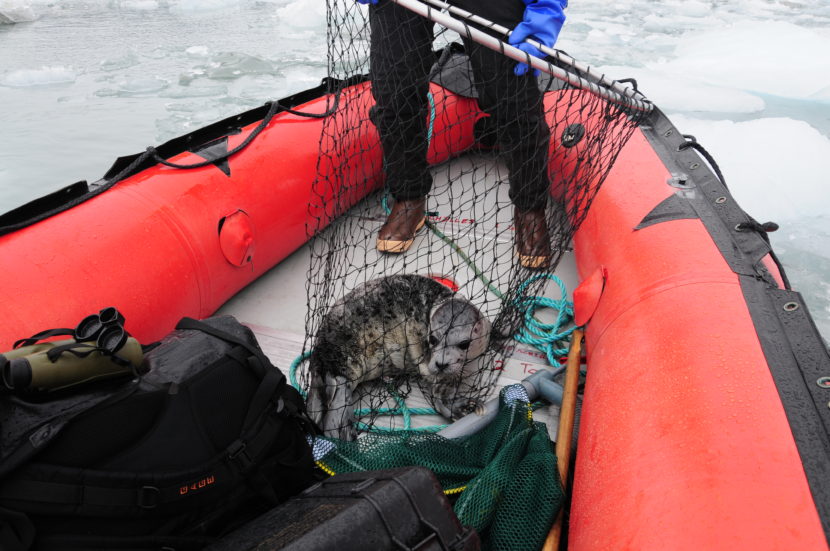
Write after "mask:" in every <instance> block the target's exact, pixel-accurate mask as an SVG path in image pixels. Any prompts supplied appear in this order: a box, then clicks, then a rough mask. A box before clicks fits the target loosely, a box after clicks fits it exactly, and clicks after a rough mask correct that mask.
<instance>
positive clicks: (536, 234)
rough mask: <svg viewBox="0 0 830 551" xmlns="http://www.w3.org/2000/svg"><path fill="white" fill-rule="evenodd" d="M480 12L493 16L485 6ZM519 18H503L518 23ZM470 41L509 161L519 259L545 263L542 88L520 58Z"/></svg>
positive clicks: (483, 100) (482, 94) (546, 135)
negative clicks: (519, 64)
mask: <svg viewBox="0 0 830 551" xmlns="http://www.w3.org/2000/svg"><path fill="white" fill-rule="evenodd" d="M517 4H519V5H521V6H522V7H523V5H524V4H523V3H522V2H517ZM502 6H503V5H502ZM519 11H520V10H519ZM479 12H480V14H481V15H482V16H483V17H485V18H488V17H487V15H486V13H485V12H486V10H479ZM488 19H489V18H488ZM518 20H519V21H520V20H521V14H520V13H519V16H518ZM517 22H518V21H516V22H515V23H512V24H510V23H509V22H501V23H502V24H504V25H505V26H509V27H513V26H515V24H516V23H517ZM465 45H466V47H467V49H468V51H469V53H470V61H471V63H472V67H473V72H474V75H475V81H476V88H477V90H478V93H479V106H480V107H481V109H482V110H483V111H485V112H486V113H488V114H489V115H490V116H491V117H493V119H494V123H495V125H494V126H495V128H496V136H497V142H498V145H499V151H500V154H501V156H502V157H503V159H504V161H505V164H506V165H507V169H508V173H509V177H510V199H511V200H512V202H513V205H514V206H515V209H514V210H515V214H514V223H515V227H516V246H517V249H518V255H519V260H520V262H521V263H522V265H524V266H526V267H528V268H543V267H545V266H547V264H548V262H549V260H550V256H551V252H550V237H549V235H548V230H547V223H546V220H545V206H546V205H547V201H548V195H549V193H550V181H549V179H548V147H549V140H550V130H549V129H548V125H547V123H546V121H545V115H544V105H543V94H542V93H541V91H540V90H539V87H538V84H537V81H536V78H535V77H534V76H533V75H532V72H529V73H528V74H526V75H524V76H516V75H515V74H514V73H513V68H514V67H515V65H516V61H514V60H512V59H510V58H507V57H505V56H503V55H502V54H500V53H498V52H494V51H493V50H490V49H488V48H485V47H484V46H480V45H478V44H475V43H471V42H470V41H465Z"/></svg>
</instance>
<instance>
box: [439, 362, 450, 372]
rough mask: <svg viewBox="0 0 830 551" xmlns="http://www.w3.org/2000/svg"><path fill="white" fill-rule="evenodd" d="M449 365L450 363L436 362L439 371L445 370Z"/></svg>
mask: <svg viewBox="0 0 830 551" xmlns="http://www.w3.org/2000/svg"><path fill="white" fill-rule="evenodd" d="M449 366H450V364H448V363H441V362H435V369H437V370H438V371H445V370H446V369H447V368H448V367H449Z"/></svg>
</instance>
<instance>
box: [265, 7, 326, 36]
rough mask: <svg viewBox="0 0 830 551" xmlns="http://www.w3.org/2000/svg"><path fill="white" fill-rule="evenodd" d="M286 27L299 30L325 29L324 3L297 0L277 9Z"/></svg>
mask: <svg viewBox="0 0 830 551" xmlns="http://www.w3.org/2000/svg"><path fill="white" fill-rule="evenodd" d="M277 15H278V16H279V18H280V20H281V21H282V22H283V24H285V25H286V26H289V27H292V28H301V29H325V26H326V3H325V2H320V0H297V1H296V2H292V3H290V4H288V5H287V6H284V7H282V8H279V9H277Z"/></svg>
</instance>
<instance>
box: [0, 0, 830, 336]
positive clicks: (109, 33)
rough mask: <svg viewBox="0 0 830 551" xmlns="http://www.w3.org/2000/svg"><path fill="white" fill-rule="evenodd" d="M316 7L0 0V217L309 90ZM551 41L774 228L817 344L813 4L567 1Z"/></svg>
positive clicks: (827, 47)
mask: <svg viewBox="0 0 830 551" xmlns="http://www.w3.org/2000/svg"><path fill="white" fill-rule="evenodd" d="M329 1H333V0H329ZM336 1H339V2H342V1H350V0H336ZM325 4H326V3H325V2H324V1H323V0H296V1H291V0H121V1H118V0H86V1H82V0H60V1H58V0H54V1H50V0H0V212H4V211H6V210H9V209H11V208H13V207H15V206H17V205H19V204H21V203H23V202H26V201H28V200H31V199H33V198H35V197H38V196H40V195H43V194H44V193H47V192H49V191H53V190H55V189H57V188H60V187H63V186H65V185H67V184H70V183H72V182H74V181H77V180H84V179H85V180H89V181H94V180H97V179H98V178H100V177H101V176H102V175H103V174H104V172H105V171H106V170H107V168H109V165H110V164H111V163H112V161H113V160H114V159H115V158H116V157H118V156H121V155H125V154H129V153H136V152H139V151H141V150H143V149H144V148H145V147H146V146H148V145H154V144H159V143H162V142H164V141H166V140H168V139H170V138H172V137H175V136H178V135H180V134H183V133H186V132H188V131H190V130H193V129H194V128H198V127H200V126H203V125H205V124H208V123H210V122H212V121H215V120H218V119H221V118H224V117H226V116H229V115H232V114H235V113H237V112H239V111H242V110H244V109H248V108H251V107H255V106H258V105H261V104H262V103H264V102H265V101H267V100H268V99H274V98H279V97H283V96H286V95H288V94H290V93H292V92H297V91H300V90H304V89H306V88H309V87H311V86H314V85H316V84H317V83H318V82H319V80H320V78H321V77H322V76H324V74H325V54H326V48H325V34H326V24H325ZM558 46H559V47H560V48H561V49H563V50H565V51H567V52H568V53H569V54H571V55H572V56H574V57H576V58H577V59H579V60H581V61H583V62H586V63H588V64H590V65H592V66H594V67H596V68H599V69H600V70H603V71H605V72H607V73H608V74H609V75H610V76H612V77H614V78H625V77H634V78H636V79H637V80H638V82H639V85H640V89H641V90H642V91H643V92H644V93H645V94H646V95H647V96H648V97H649V98H651V99H652V100H653V101H654V102H655V103H656V104H657V105H658V106H660V107H661V108H662V109H663V110H664V111H665V112H666V113H667V114H669V116H670V117H671V118H672V120H673V121H674V122H675V124H676V125H677V126H678V127H679V128H680V130H681V131H682V132H684V133H688V134H694V135H695V136H696V137H697V138H698V141H700V142H701V143H702V144H703V145H704V146H705V147H706V148H707V149H708V150H709V151H710V152H711V153H712V154H713V155H714V156H715V158H716V160H717V161H718V163H719V165H720V166H721V168H722V170H723V172H724V175H725V177H726V181H727V183H728V184H729V186H730V189H731V191H732V193H733V194H734V195H735V196H736V197H737V198H738V200H739V202H740V203H741V205H742V206H743V207H744V208H745V209H746V210H747V211H748V212H749V213H750V214H752V215H753V216H754V217H755V218H757V219H759V220H761V221H766V220H774V221H776V222H778V223H779V224H780V225H781V230H780V231H779V232H777V233H775V234H773V235H772V238H773V243H774V245H775V247H776V250H777V251H778V252H779V254H780V256H781V257H782V259H783V261H784V264H785V266H786V267H787V270H788V273H789V274H790V277H791V279H792V281H793V285H794V286H795V288H797V289H798V290H800V291H801V292H802V293H803V294H804V295H805V296H806V299H807V302H808V304H809V305H810V308H811V311H812V313H813V316H814V317H815V319H816V321H817V324H818V326H819V329H820V330H821V331H822V333H823V334H824V335H825V337H827V336H830V228H828V222H830V214H828V207H830V191H828V188H829V187H830V176H828V169H827V164H828V161H830V55H829V54H828V52H830V0H786V1H774V0H709V1H696V0H615V1H608V0H572V1H571V6H570V8H569V10H568V22H567V23H566V25H565V28H564V30H563V32H562V35H561V39H560V42H559V44H558Z"/></svg>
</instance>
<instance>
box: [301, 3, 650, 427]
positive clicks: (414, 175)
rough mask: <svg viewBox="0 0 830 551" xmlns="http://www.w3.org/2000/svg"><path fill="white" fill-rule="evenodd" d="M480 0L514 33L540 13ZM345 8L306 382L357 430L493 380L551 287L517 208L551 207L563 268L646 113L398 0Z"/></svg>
mask: <svg viewBox="0 0 830 551" xmlns="http://www.w3.org/2000/svg"><path fill="white" fill-rule="evenodd" d="M471 4H472V5H473V7H470V9H471V10H472V11H475V12H476V13H477V14H478V15H480V16H483V17H485V18H489V19H492V20H493V21H495V22H496V23H499V24H500V25H504V26H505V27H507V28H513V27H514V26H515V25H516V23H518V22H519V21H521V17H522V11H523V9H524V2H522V1H520V0H516V1H515V2H473V3H471ZM327 9H328V72H329V77H330V78H329V80H328V82H329V84H330V86H331V95H330V102H331V103H330V104H331V106H332V109H331V114H330V115H329V116H327V117H326V118H325V120H324V124H323V131H322V135H321V138H320V148H319V164H318V177H317V179H316V181H315V183H314V185H313V190H312V197H311V198H310V201H309V213H310V217H309V220H311V222H310V223H309V225H308V232H309V235H311V236H314V239H312V241H311V245H310V246H311V262H310V266H309V270H308V277H307V292H308V306H309V308H308V315H307V319H306V335H307V337H306V343H305V350H306V352H307V354H309V355H310V360H309V363H308V365H307V367H306V368H305V370H304V371H303V373H302V375H301V377H300V382H301V385H302V387H303V388H304V390H305V391H307V392H308V395H309V399H308V407H309V411H310V413H311V414H312V417H314V418H315V420H316V421H317V422H318V423H321V425H322V428H323V429H324V430H325V431H326V434H327V435H329V436H336V437H340V438H354V437H355V436H356V434H357V433H361V432H365V431H371V430H375V429H378V428H380V427H386V426H388V427H392V426H400V425H401V420H400V419H399V418H394V417H390V416H389V415H388V414H389V413H393V414H394V413H408V410H406V409H405V408H406V407H417V406H423V407H424V408H432V409H431V410H429V409H428V410H427V412H429V411H435V412H437V413H439V414H441V415H442V416H443V417H445V418H446V417H449V418H457V417H459V416H461V415H463V414H464V413H466V412H469V411H471V410H474V409H475V408H476V407H477V406H478V405H479V404H480V403H482V401H483V400H484V398H485V396H487V395H488V394H491V393H492V392H493V388H494V384H495V382H496V379H497V378H498V375H499V370H498V369H497V366H498V365H499V364H500V362H502V361H503V360H504V354H505V349H506V345H507V344H509V343H510V338H511V336H512V335H514V334H515V333H516V331H517V330H518V328H519V327H520V325H521V324H522V321H523V315H524V311H523V308H524V307H523V304H524V302H523V300H522V297H523V296H525V295H533V294H538V293H540V292H541V290H542V288H543V286H544V285H545V279H544V278H537V279H535V280H531V282H530V284H527V281H528V278H529V277H530V276H531V275H533V273H532V272H530V271H529V270H528V268H526V267H524V266H522V265H521V264H520V262H519V260H518V259H517V255H516V249H517V247H518V248H519V250H521V247H522V246H525V248H526V246H527V243H528V242H530V243H532V242H533V239H534V236H535V235H536V234H534V233H533V232H531V234H524V235H525V237H524V238H522V237H521V235H519V234H521V232H520V231H517V228H518V229H519V230H521V227H519V225H517V222H520V221H519V220H517V216H521V215H524V214H525V213H528V212H530V213H534V212H535V213H542V214H541V216H542V218H541V219H542V220H543V221H544V224H546V229H547V232H548V235H549V238H545V239H543V240H547V239H549V242H550V248H551V250H550V253H549V255H548V261H547V263H546V264H547V269H548V270H550V271H553V270H554V269H555V267H556V266H557V264H558V263H559V261H560V259H561V257H562V254H563V253H564V252H565V251H566V250H567V248H568V247H569V243H570V240H571V237H572V236H573V233H574V231H575V230H576V229H577V228H578V227H579V225H580V223H581V222H582V220H583V219H584V217H585V214H586V211H587V209H588V208H589V206H590V204H591V202H592V200H593V198H594V196H595V194H596V192H597V191H598V189H599V187H600V185H601V183H602V181H603V180H604V178H605V177H606V175H607V173H608V171H609V170H610V167H611V165H612V164H613V162H614V160H615V158H616V156H617V155H618V154H619V152H620V150H621V149H622V147H623V145H624V144H625V143H626V141H627V140H628V138H629V137H630V136H631V134H632V132H633V130H634V128H635V127H636V125H637V123H638V122H639V120H638V114H637V112H635V111H632V110H631V109H629V108H626V107H625V106H623V105H621V104H618V103H615V102H612V101H608V100H606V99H603V98H602V97H600V95H598V94H595V93H589V92H587V91H584V90H581V89H578V88H576V87H574V86H573V85H572V84H566V83H564V82H562V81H560V80H557V79H553V78H551V77H549V76H548V75H546V74H544V73H543V74H542V75H541V76H540V77H539V78H536V77H534V76H533V74H532V72H531V73H529V74H528V75H526V76H524V77H519V76H516V75H515V74H514V73H513V68H514V67H515V65H516V62H515V61H513V60H510V59H508V58H506V57H505V56H504V55H502V54H500V53H498V52H494V51H492V50H490V49H487V48H484V47H483V46H480V45H479V44H477V43H476V42H474V41H472V40H470V39H469V37H468V36H467V35H468V34H469V33H466V34H464V35H463V36H459V35H458V34H456V33H454V32H452V31H448V30H446V29H444V28H442V27H441V26H440V25H434V24H433V23H431V22H429V21H427V20H426V19H424V18H422V17H420V16H418V15H415V14H413V13H412V12H410V11H408V10H406V9H404V8H403V7H401V6H398V5H396V4H395V3H393V2H391V1H388V0H381V2H380V3H379V4H378V5H377V6H370V7H367V6H364V5H361V4H358V3H356V2H355V1H354V0H328V1H327ZM469 25H470V26H469V27H468V28H481V27H476V25H473V24H472V23H470V24H469ZM488 33H489V34H494V33H493V31H492V30H490V31H488ZM499 38H500V39H503V38H504V37H503V36H499ZM582 76H585V75H582ZM423 195H426V197H427V199H426V207H425V217H426V228H425V229H422V230H421V231H419V232H417V233H416V234H415V237H414V242H413V244H412V246H411V248H410V249H409V250H408V251H406V252H404V253H400V254H389V253H381V252H379V251H378V249H377V239H378V232H379V229H380V228H381V226H382V224H384V221H385V220H386V217H387V214H388V213H389V212H390V209H392V208H394V206H395V204H396V203H398V202H400V203H401V204H405V201H410V200H412V199H417V197H420V196H423ZM517 213H518V214H517ZM523 227H525V230H526V229H527V226H526V225H525V226H523ZM517 236H518V237H517ZM522 243H525V245H522ZM533 251H535V249H533ZM542 256H545V255H542ZM435 280H439V281H441V282H443V283H444V284H446V286H442V285H438V284H434V282H435ZM452 297H457V298H458V299H459V300H456V301H455V302H452V301H450V299H451V298H452ZM448 302H451V303H450V304H449V305H448ZM439 307H440V308H439ZM482 320H484V321H482ZM459 358H460V359H459ZM407 404H408V406H407ZM439 421H440V420H439ZM406 422H407V423H408V420H406Z"/></svg>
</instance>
